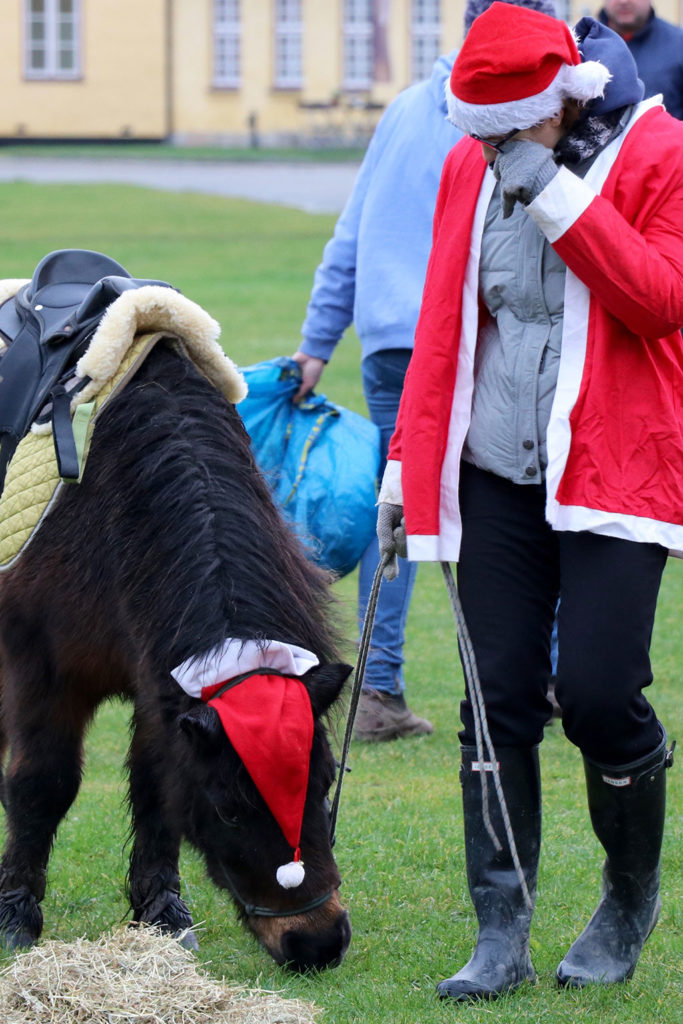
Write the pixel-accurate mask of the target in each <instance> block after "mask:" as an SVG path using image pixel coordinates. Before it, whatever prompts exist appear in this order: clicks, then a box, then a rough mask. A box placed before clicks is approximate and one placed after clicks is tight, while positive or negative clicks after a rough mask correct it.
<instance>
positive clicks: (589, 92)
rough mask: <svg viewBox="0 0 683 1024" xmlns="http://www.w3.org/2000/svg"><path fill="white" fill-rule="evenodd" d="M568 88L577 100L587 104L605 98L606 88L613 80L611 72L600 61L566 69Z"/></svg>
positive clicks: (586, 62) (569, 66) (588, 61)
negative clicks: (598, 98)
mask: <svg viewBox="0 0 683 1024" xmlns="http://www.w3.org/2000/svg"><path fill="white" fill-rule="evenodd" d="M565 73H566V76H567V82H568V87H567V91H568V93H569V95H570V96H571V97H573V99H575V100H583V102H584V103H587V102H588V101H589V100H594V99H596V98H597V97H598V96H604V94H605V87H606V86H607V83H608V82H609V80H610V79H611V78H612V73H611V71H610V70H609V69H608V68H606V67H605V65H604V64H601V63H600V61H599V60H587V61H584V62H583V63H582V64H572V65H567V66H566V67H565Z"/></svg>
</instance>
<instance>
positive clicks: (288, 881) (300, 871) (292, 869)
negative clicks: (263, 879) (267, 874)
mask: <svg viewBox="0 0 683 1024" xmlns="http://www.w3.org/2000/svg"><path fill="white" fill-rule="evenodd" d="M305 875H306V872H305V871H304V866H303V864H302V862H301V861H300V860H290V862H289V864H281V865H280V867H279V868H278V869H277V873H276V875H275V877H276V878H277V880H278V882H279V884H280V885H281V886H282V888H283V889H296V887H297V885H301V883H302V882H303V880H304V877H305Z"/></svg>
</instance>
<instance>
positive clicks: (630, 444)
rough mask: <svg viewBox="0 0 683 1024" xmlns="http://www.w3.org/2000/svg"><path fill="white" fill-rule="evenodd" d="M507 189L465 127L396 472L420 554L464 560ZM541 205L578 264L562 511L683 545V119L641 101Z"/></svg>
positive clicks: (564, 379) (557, 416)
mask: <svg viewBox="0 0 683 1024" xmlns="http://www.w3.org/2000/svg"><path fill="white" fill-rule="evenodd" d="M494 186H495V179H494V177H493V174H492V172H491V171H490V170H488V169H487V165H486V164H485V162H484V160H483V157H482V156H481V151H480V147H479V143H476V142H474V141H473V140H471V139H463V140H462V141H461V142H459V143H458V144H457V145H456V146H455V147H454V149H453V150H452V151H451V153H450V154H449V156H448V158H447V160H446V163H445V165H444V171H443V176H442V179H441V186H440V190H439V196H438V199H437V206H436V212H435V217H434V237H433V248H432V253H431V257H430V262H429V266H428V269H427V277H426V281H425V289H424V295H423V302H422V309H421V313H420V319H419V322H418V325H417V330H416V336H415V349H414V353H413V356H412V359H411V362H410V367H409V370H408V374H407V376H406V382H405V387H404V392H403V397H402V400H401V407H400V411H399V416H398V421H397V427H396V432H395V434H394V436H393V438H392V441H391V445H390V448H389V460H390V461H389V464H388V468H387V473H386V474H385V479H384V483H383V492H384V495H386V493H387V490H388V500H392V499H393V500H400V498H401V497H402V501H403V505H404V510H405V520H406V530H407V534H408V557H409V558H410V559H412V560H415V561H434V560H452V561H457V559H458V555H459V551H460V536H461V521H460V511H459V505H458V483H459V467H460V457H461V452H462V447H463V443H464V440H465V436H466V434H467V430H468V427H469V421H470V410H471V403H472V390H473V383H474V373H473V370H474V352H475V347H476V342H477V335H478V329H479V326H480V322H481V321H482V320H483V318H484V316H486V315H487V314H486V311H485V310H482V308H481V306H480V303H479V300H478V274H479V254H480V250H481V237H482V233H483V226H484V218H485V215H486V209H487V207H488V204H489V201H490V198H491V194H492V192H493V188H494ZM527 211H528V213H529V215H530V216H532V217H533V218H534V220H535V221H536V223H537V224H538V226H539V228H540V229H541V230H542V231H543V232H544V234H545V235H546V237H547V238H548V240H549V241H550V243H551V244H552V245H553V247H554V248H555V250H556V251H557V253H558V254H559V255H560V257H561V258H562V260H563V261H564V263H565V264H566V265H567V268H568V269H567V279H566V286H565V308H564V323H563V334H562V352H561V358H560V368H559V374H558V381H557V389H556V394H555V399H554V402H553V407H552V411H551V415H550V421H549V425H548V435H547V442H548V468H547V472H546V486H547V504H546V516H547V519H548V522H549V523H550V524H551V525H552V526H553V527H554V528H555V529H558V530H590V531H593V532H596V533H604V534H607V535H609V536H613V537H622V538H626V539H629V540H636V541H651V542H656V543H659V544H662V545H664V546H665V547H667V548H669V549H671V550H673V551H675V552H676V553H683V345H682V341H681V333H680V328H681V325H683V123H681V122H680V121H677V120H675V119H674V118H673V117H671V116H670V115H669V114H667V113H666V112H665V111H664V110H663V108H662V107H661V106H660V105H659V103H658V102H657V100H654V101H653V100H649V101H645V102H644V103H641V104H640V105H639V106H638V107H637V108H636V110H635V112H634V115H633V117H632V118H631V120H630V122H629V124H628V125H627V128H626V130H625V131H624V132H622V134H621V135H620V136H619V137H618V138H617V139H615V140H614V141H613V142H612V143H610V145H609V146H607V147H606V149H605V150H603V152H602V153H601V154H600V156H599V157H598V159H597V160H596V161H595V163H594V164H593V165H592V167H591V168H590V170H589V172H588V174H587V175H586V177H585V179H583V180H582V179H580V178H578V177H576V175H574V174H572V173H571V172H570V171H569V170H567V169H566V168H561V169H560V171H559V173H558V174H557V175H556V176H555V178H554V179H553V181H552V182H551V183H550V184H549V185H548V186H547V188H546V189H544V191H543V192H542V193H541V195H540V196H538V197H537V198H536V199H535V200H534V202H533V203H531V204H530V205H529V206H528V207H527ZM399 472H400V488H399V486H398V480H397V477H398V474H399ZM520 486H521V485H520ZM384 495H383V496H382V497H384Z"/></svg>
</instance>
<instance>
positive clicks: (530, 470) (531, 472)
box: [524, 466, 538, 476]
mask: <svg viewBox="0 0 683 1024" xmlns="http://www.w3.org/2000/svg"><path fill="white" fill-rule="evenodd" d="M524 472H525V473H526V475H527V476H536V473H537V472H538V470H537V469H536V467H535V466H527V467H526V469H525V470H524Z"/></svg>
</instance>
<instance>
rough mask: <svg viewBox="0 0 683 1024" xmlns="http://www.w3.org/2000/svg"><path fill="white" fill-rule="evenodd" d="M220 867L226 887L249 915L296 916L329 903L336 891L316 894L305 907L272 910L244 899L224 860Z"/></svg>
mask: <svg viewBox="0 0 683 1024" xmlns="http://www.w3.org/2000/svg"><path fill="white" fill-rule="evenodd" d="M220 867H221V871H222V872H223V877H224V879H225V888H226V889H227V890H228V892H229V893H230V895H231V896H232V898H233V899H234V901H235V902H236V903H238V904H239V905H240V907H241V908H242V910H243V911H244V913H245V914H246V915H247V917H296V916H297V915H298V914H308V913H309V911H311V910H315V909H316V908H317V907H321V906H322V905H323V903H327V901H328V900H329V899H331V898H332V896H334V893H335V892H336V890H335V889H330V891H329V892H326V893H324V894H323V895H322V896H316V897H315V899H312V900H310V901H309V902H308V903H305V904H304V906H303V907H297V908H296V909H295V910H272V909H271V908H270V907H259V906H258V905H257V904H255V903H249V902H247V900H245V899H243V898H242V896H240V893H239V891H238V889H237V887H236V885H235V883H234V882H233V880H232V879H231V878H230V875H229V874H228V872H227V871H226V870H225V865H224V864H223V863H222V862H221V866H220Z"/></svg>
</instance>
